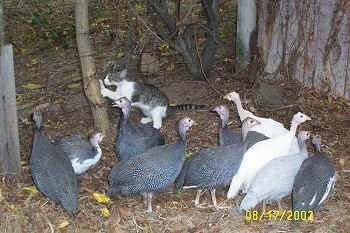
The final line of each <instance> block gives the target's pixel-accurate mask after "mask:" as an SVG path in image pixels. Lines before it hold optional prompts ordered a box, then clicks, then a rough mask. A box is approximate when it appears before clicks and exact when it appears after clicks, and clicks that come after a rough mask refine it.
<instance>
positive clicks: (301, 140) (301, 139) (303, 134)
mask: <svg viewBox="0 0 350 233" xmlns="http://www.w3.org/2000/svg"><path fill="white" fill-rule="evenodd" d="M308 139H310V132H309V131H299V133H298V145H299V148H300V149H301V148H304V147H306V145H305V141H306V140H308Z"/></svg>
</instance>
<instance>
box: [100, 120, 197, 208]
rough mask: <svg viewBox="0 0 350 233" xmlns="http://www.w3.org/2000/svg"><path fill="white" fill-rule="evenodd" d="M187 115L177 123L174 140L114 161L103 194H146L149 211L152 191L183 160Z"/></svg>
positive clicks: (165, 182) (188, 124)
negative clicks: (178, 138)
mask: <svg viewBox="0 0 350 233" xmlns="http://www.w3.org/2000/svg"><path fill="white" fill-rule="evenodd" d="M194 124H195V123H194V121H193V120H192V119H190V118H188V117H186V118H184V119H182V120H181V121H180V123H179V134H180V140H179V141H178V142H177V143H173V144H165V145H161V146H156V147H153V148H151V149H149V150H147V151H146V152H144V153H141V154H138V155H135V156H132V157H130V158H129V159H127V160H121V161H120V162H118V163H116V164H115V165H114V166H113V168H112V171H111V173H110V174H109V177H108V181H109V187H108V190H107V194H108V195H109V196H112V195H114V194H121V195H123V196H129V195H135V194H143V193H146V194H147V202H148V203H147V211H148V212H152V204H151V199H152V193H154V192H158V191H161V190H164V189H165V188H166V187H168V186H169V185H171V184H172V183H173V182H174V180H175V179H176V177H177V176H178V175H179V173H180V171H181V168H182V166H183V163H184V157H185V149H186V132H187V131H188V130H189V129H190V127H191V126H192V125H194Z"/></svg>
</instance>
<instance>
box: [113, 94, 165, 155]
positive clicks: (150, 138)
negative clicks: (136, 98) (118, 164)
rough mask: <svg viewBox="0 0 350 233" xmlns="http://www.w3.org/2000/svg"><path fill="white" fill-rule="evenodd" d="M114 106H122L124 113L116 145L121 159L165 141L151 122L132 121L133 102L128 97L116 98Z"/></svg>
mask: <svg viewBox="0 0 350 233" xmlns="http://www.w3.org/2000/svg"><path fill="white" fill-rule="evenodd" d="M113 106H114V107H119V108H121V110H122V113H123V119H122V120H121V121H120V123H119V136H118V139H117V143H116V146H115V151H116V154H117V156H118V157H119V159H120V160H124V159H128V158H130V157H131V156H133V155H136V154H140V153H143V152H145V151H146V150H148V149H150V148H152V147H155V146H159V145H163V144H164V143H165V140H164V137H163V135H162V134H161V133H160V131H159V129H156V128H154V127H153V126H152V124H151V123H148V124H142V123H140V122H130V120H129V116H130V111H131V102H130V101H129V100H128V99H127V98H126V97H122V98H120V99H118V100H116V101H115V102H114V105H113Z"/></svg>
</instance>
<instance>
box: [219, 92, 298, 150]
mask: <svg viewBox="0 0 350 233" xmlns="http://www.w3.org/2000/svg"><path fill="white" fill-rule="evenodd" d="M224 99H227V100H229V101H232V102H234V103H235V104H236V107H237V112H238V115H239V118H240V119H241V121H243V120H244V119H245V118H246V117H248V116H249V117H251V118H254V119H256V120H258V121H259V122H260V123H261V124H260V125H257V126H255V127H254V128H253V129H252V130H254V131H257V132H259V133H262V134H264V135H266V136H267V137H269V138H274V137H277V136H280V135H283V134H285V133H287V132H288V130H287V129H286V128H284V126H283V124H282V123H280V122H278V121H275V120H273V119H271V118H264V117H258V116H255V115H254V114H253V113H252V112H250V111H248V110H246V109H244V108H243V107H242V102H241V99H240V97H239V94H238V93H237V92H235V91H233V92H231V93H229V94H227V95H225V96H224ZM292 143H293V144H292V146H291V147H290V148H291V149H290V151H289V154H296V153H298V152H299V145H298V142H297V139H296V137H294V139H293V142H292Z"/></svg>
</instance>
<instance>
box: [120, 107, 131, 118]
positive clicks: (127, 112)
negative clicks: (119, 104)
mask: <svg viewBox="0 0 350 233" xmlns="http://www.w3.org/2000/svg"><path fill="white" fill-rule="evenodd" d="M122 112H123V118H124V119H129V116H130V108H122Z"/></svg>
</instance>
